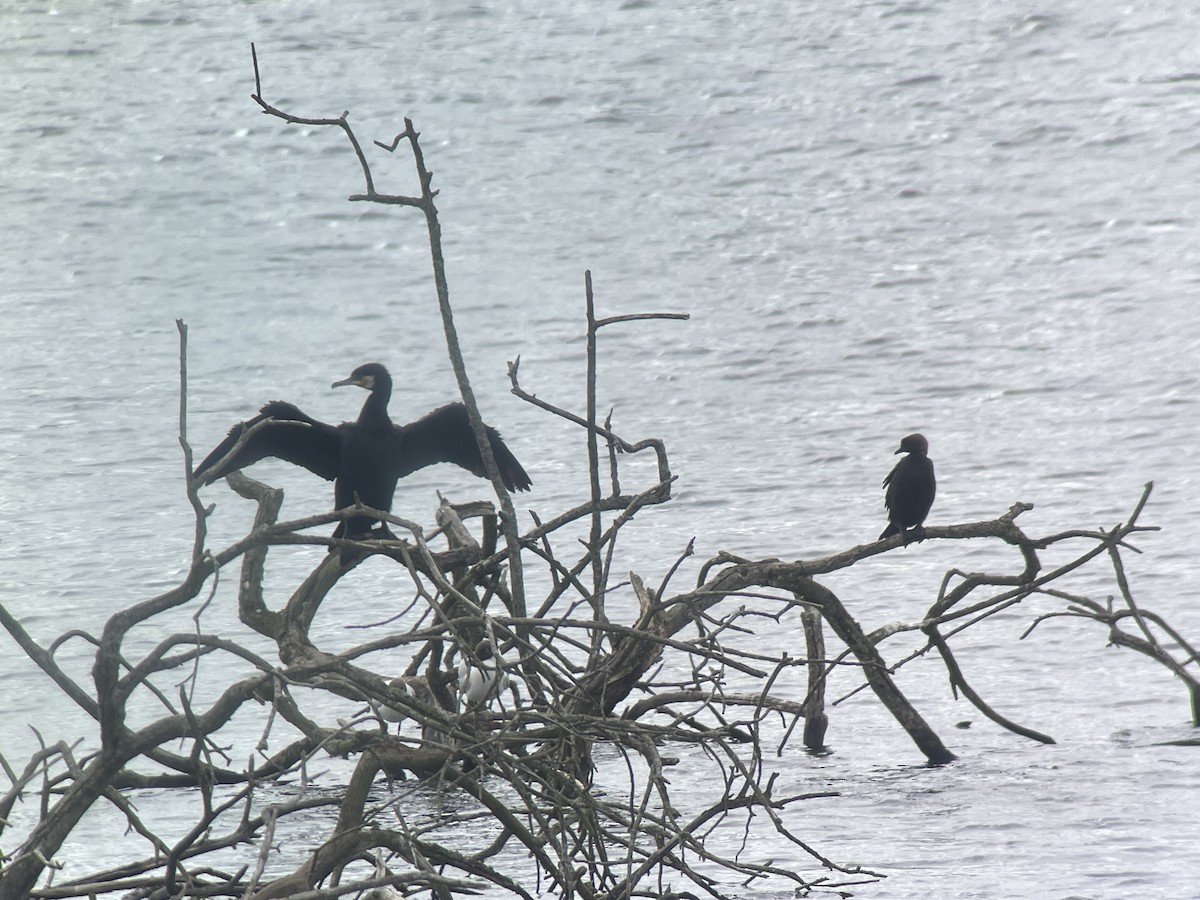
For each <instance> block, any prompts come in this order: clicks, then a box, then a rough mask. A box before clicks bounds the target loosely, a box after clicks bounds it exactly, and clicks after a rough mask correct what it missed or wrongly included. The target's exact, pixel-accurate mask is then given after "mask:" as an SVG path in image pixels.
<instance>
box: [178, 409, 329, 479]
mask: <svg viewBox="0 0 1200 900" xmlns="http://www.w3.org/2000/svg"><path fill="white" fill-rule="evenodd" d="M246 435H249V436H248V437H246V440H245V443H243V444H242V445H241V447H240V448H239V449H238V450H237V451H236V452H234V453H233V455H232V456H229V453H230V451H231V450H233V449H234V447H237V445H238V442H239V441H241V440H242V438H243V436H246ZM341 440H342V439H341V435H340V434H339V432H338V428H337V426H336V425H327V424H326V423H324V422H318V421H317V420H316V419H314V418H311V417H310V416H307V415H305V414H304V413H302V412H301V411H300V410H299V409H297V408H296V407H295V406H292V404H290V403H284V402H283V401H282V400H272V401H271V402H270V403H268V404H267V405H266V406H264V407H263V408H262V410H261V411H259V414H258V415H257V416H255V417H254V418H253V419H248V420H247V421H245V422H238V423H237V424H236V425H234V426H233V427H232V428H230V429H229V434H227V435H226V436H225V440H223V441H221V443H219V444H217V446H216V448H215V449H214V450H213V452H212V453H210V454H208V456H206V457H205V458H204V461H203V462H202V463H200V465H198V466H196V471H195V472H193V473H192V477H193V478H196V479H198V480H200V481H201V482H202V483H203V484H212V483H213V482H214V481H217V480H218V479H221V478H224V477H225V476H226V475H228V474H229V473H230V472H234V471H236V470H238V469H241V468H245V467H246V466H248V465H250V464H251V463H255V462H258V461H259V460H260V459H265V458H266V457H268V456H274V457H278V458H279V459H282V460H286V461H287V462H290V463H294V464H295V465H297V466H304V468H306V469H308V471H310V472H312V473H313V474H314V475H320V476H321V477H322V478H324V479H325V480H326V481H333V479H334V478H336V477H337V473H338V461H339V459H340V458H341ZM227 456H229V458H228V459H226V457H227Z"/></svg>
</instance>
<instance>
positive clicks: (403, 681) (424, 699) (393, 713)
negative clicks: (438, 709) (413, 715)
mask: <svg viewBox="0 0 1200 900" xmlns="http://www.w3.org/2000/svg"><path fill="white" fill-rule="evenodd" d="M388 684H389V685H390V686H391V687H393V688H396V689H397V690H401V691H404V693H406V694H408V696H410V697H412V698H413V699H414V700H417V701H419V702H421V703H428V704H430V705H432V706H437V700H436V699H435V698H434V696H433V690H432V688H430V687H429V679H428V678H426V677H425V676H424V675H401V676H400V677H399V678H393V679H392V680H391V681H389V682H388ZM379 714H380V715H381V716H383V718H384V719H385V720H386V721H388V722H403V721H404V720H405V719H407V718H408V713H407V712H405V711H404V710H403V709H397V708H396V707H394V706H387V705H385V704H382V703H381V704H380V705H379Z"/></svg>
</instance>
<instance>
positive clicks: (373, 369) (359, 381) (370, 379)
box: [330, 363, 392, 391]
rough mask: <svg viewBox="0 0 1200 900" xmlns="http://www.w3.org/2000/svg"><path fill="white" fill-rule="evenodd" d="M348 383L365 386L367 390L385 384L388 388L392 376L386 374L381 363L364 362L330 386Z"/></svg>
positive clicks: (390, 384) (372, 389)
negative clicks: (347, 375)
mask: <svg viewBox="0 0 1200 900" xmlns="http://www.w3.org/2000/svg"><path fill="white" fill-rule="evenodd" d="M349 384H353V385H356V386H358V387H360V388H365V389H366V390H368V391H374V390H375V389H376V388H381V387H384V386H385V385H386V386H387V387H389V388H390V387H391V386H392V376H391V375H389V374H388V370H387V369H386V368H385V367H384V366H383V364H382V363H366V364H364V365H361V366H359V367H358V368H357V369H355V370H354V371H353V372H351V373H350V377H349V378H343V379H342V380H341V381H335V382H334V383H333V384H332V385H330V387H345V386H346V385H349Z"/></svg>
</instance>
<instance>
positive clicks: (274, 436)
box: [192, 363, 530, 537]
mask: <svg viewBox="0 0 1200 900" xmlns="http://www.w3.org/2000/svg"><path fill="white" fill-rule="evenodd" d="M350 384H353V385H358V386H359V387H361V388H366V389H367V390H368V391H370V392H371V394H370V396H369V397H367V400H366V402H365V403H363V407H362V411H361V412H360V413H359V414H358V420H357V421H354V422H343V423H342V424H341V425H328V424H326V423H325V422H318V421H317V420H316V419H313V418H310V417H309V416H307V415H305V414H304V413H303V412H301V411H300V410H299V409H297V408H296V407H295V406H293V405H292V404H290V403H284V402H283V401H280V400H273V401H271V402H270V403H268V404H267V405H266V406H264V407H263V408H262V410H261V411H260V412H259V414H258V415H257V416H255V417H254V418H252V419H249V420H248V421H245V422H239V423H238V424H237V425H234V426H233V428H231V429H230V430H229V434H228V435H227V436H226V437H225V440H223V441H221V443H220V444H218V445H217V447H216V449H215V450H213V452H212V453H210V454H208V456H207V457H205V459H204V462H202V463H200V465H199V466H197V467H196V471H195V472H194V473H193V474H192V477H193V478H195V479H197V480H199V481H200V482H201V483H202V484H212V483H213V482H214V481H216V480H217V479H219V478H224V477H225V476H226V475H228V474H229V473H230V472H233V471H235V470H237V469H241V468H243V467H245V466H248V465H250V464H251V463H254V462H257V461H258V460H260V459H264V458H265V457H268V456H274V457H278V458H279V459H284V460H287V461H288V462H290V463H295V464H296V465H298V466H303V467H304V468H306V469H308V470H309V471H310V472H312V473H314V474H316V475H320V476H321V477H322V478H324V479H325V480H327V481H332V482H333V483H334V484H333V500H334V508H335V509H344V508H345V507H347V506H352V505H353V504H354V503H355V501H356V500H361V501H362V502H363V503H365V504H366V505H367V506H370V507H373V508H374V509H382V510H386V511H389V512H390V511H391V508H392V495H393V494H394V493H395V492H396V482H397V481H399V480H400V479H401V478H403V477H404V476H405V475H409V474H411V473H413V472H415V471H416V470H417V469H420V468H423V467H424V466H428V465H432V464H433V463H439V462H448V463H454V464H455V465H457V466H462V467H463V468H464V469H466V470H467V471H469V472H471V474H473V475H478V476H480V477H481V478H482V477H485V475H486V473H485V472H484V468H483V459H482V457H481V456H480V455H479V447H478V445H477V444H476V443H475V435H474V433H473V432H472V431H471V423H470V420H469V419H468V417H467V409H466V407H465V406H463V405H462V404H461V403H451V404H449V405H447V406H443V407H441V408H439V409H435V410H434V411H433V412H431V413H429V414H428V415H427V416H425V417H424V418H421V419H418V420H417V421H415V422H410V423H409V424H407V425H396V424H393V422H392V420H391V419H390V418H388V412H387V405H388V400H389V399H390V398H391V396H392V376H391V375H390V374H388V370H387V369H386V368H384V367H383V366H382V365H380V364H379V363H367V364H366V365H362V366H359V367H358V368H357V369H355V370H354V371H353V372H351V373H350V377H349V378H346V379H343V380H342V381H335V382H334V383H333V385H332V386H333V387H342V386H344V385H350ZM247 434H248V436H247ZM487 434H488V438H489V440H490V441H491V444H492V454H493V455H494V456H495V458H496V465H497V467H498V468H499V469H500V477H501V478H502V479H503V480H504V484H505V486H506V487H507V488H508V489H509V490H521V491H524V490H528V489H529V486H530V480H529V476H528V475H526V474H525V470H524V469H523V468H521V464H520V463H519V462H517V459H516V457H515V456H513V455H512V453H511V452H510V451H509V449H508V447H506V446H505V445H504V441H502V440H501V439H500V435H499V433H497V432H496V430H495V429H493V428H488V429H487ZM243 437H245V438H246V440H245V443H244V444H242V446H241V447H240V448H239V449H237V450H236V451H235V452H233V453H232V455H230V451H233V450H234V447H235V446H236V445H237V443H238V442H239V441H240V440H242V438H243ZM227 457H228V458H227ZM377 521H378V520H376V519H373V518H371V517H370V516H354V517H352V518H350V519H347V520H345V521H343V522H340V523H339V524H338V527H337V530H336V531H334V533H333V536H334V537H342V536H343V535H345V536H347V537H360V536H363V535H366V534H369V533H370V531H371V528H372V526H373V525H374V524H375V523H376V522H377ZM382 532H383V534H384V536H388V535H389V534H390V532H388V530H387V528H386V526H385V527H384V528H383V529H382Z"/></svg>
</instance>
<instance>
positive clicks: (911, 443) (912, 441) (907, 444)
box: [892, 434, 929, 456]
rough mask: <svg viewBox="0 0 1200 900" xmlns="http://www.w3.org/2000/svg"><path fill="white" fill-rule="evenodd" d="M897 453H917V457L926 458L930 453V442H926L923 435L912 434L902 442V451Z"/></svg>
mask: <svg viewBox="0 0 1200 900" xmlns="http://www.w3.org/2000/svg"><path fill="white" fill-rule="evenodd" d="M896 453H915V454H917V456H926V455H928V453H929V441H927V440H925V435H923V434H910V435H908V436H907V437H905V438H903V439H902V440H901V441H900V449H899V450H897V451H896ZM892 455H893V456H895V455H896V454H895V453H893V454H892Z"/></svg>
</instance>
